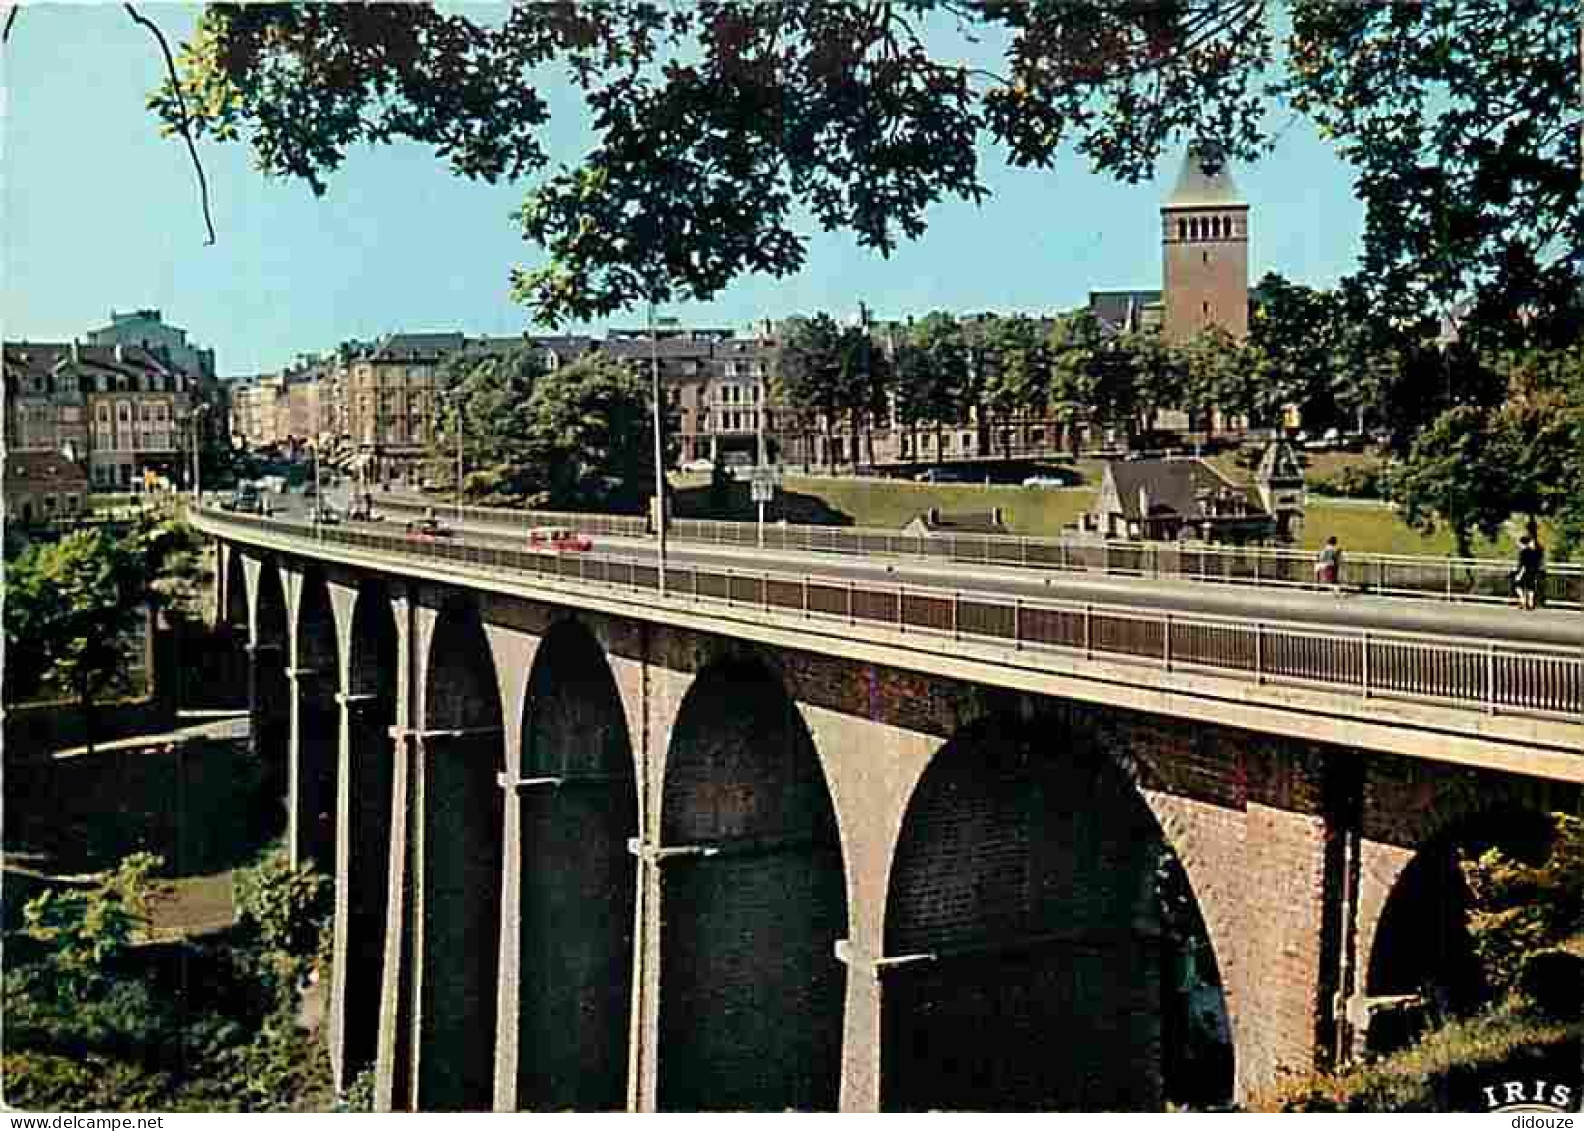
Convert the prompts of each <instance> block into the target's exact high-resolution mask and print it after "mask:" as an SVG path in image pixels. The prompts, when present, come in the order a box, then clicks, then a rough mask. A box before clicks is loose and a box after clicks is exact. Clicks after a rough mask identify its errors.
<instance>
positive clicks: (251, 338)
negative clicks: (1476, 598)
mask: <svg viewBox="0 0 1584 1131" xmlns="http://www.w3.org/2000/svg"><path fill="white" fill-rule="evenodd" d="M452 7H454V8H460V7H461V5H452ZM141 10H142V11H143V12H144V13H145V14H146V15H148V16H149V17H150V18H152V19H154V20H155V21H156V22H157V23H158V24H160V26H161V27H162V28H163V29H164V30H165V33H166V35H167V37H168V38H170V39H171V41H172V44H173V46H174V45H175V43H176V42H177V40H179V39H184V38H185V37H186V35H187V33H188V31H189V30H190V29H191V27H192V25H193V22H194V20H195V18H196V15H197V12H198V8H197V7H196V6H187V5H159V4H147V5H143V6H142V9H141ZM476 10H479V11H484V10H485V9H482V8H481V9H476ZM163 67H164V65H163V62H162V61H161V59H160V56H159V53H158V49H157V47H156V46H155V44H154V42H153V40H152V39H151V38H150V37H149V36H148V34H147V33H146V32H145V31H144V30H143V29H141V28H139V27H137V26H135V25H134V24H132V22H131V21H130V20H129V19H128V17H127V16H126V14H125V13H124V12H123V10H122V9H121V8H120V7H119V6H118V5H115V6H111V5H103V4H95V5H29V6H28V7H26V8H25V9H24V10H23V11H22V12H21V13H20V15H19V16H18V19H17V22H16V25H15V28H14V30H13V32H12V37H11V42H10V43H9V44H8V46H7V48H6V51H5V58H4V70H3V77H4V98H5V102H4V130H3V142H0V144H3V150H0V169H3V179H4V187H3V197H0V200H3V213H0V215H3V217H4V248H3V258H0V272H3V276H4V287H5V298H4V307H3V332H4V335H5V336H6V337H7V338H11V339H15V338H22V337H26V338H31V339H35V340H40V339H43V340H58V339H69V338H71V337H72V336H74V335H82V334H84V333H85V332H86V331H87V330H88V329H90V328H92V327H95V326H99V325H102V324H104V323H105V322H106V321H107V320H108V316H109V312H110V310H111V309H112V308H114V309H117V310H129V309H133V308H137V307H143V306H155V307H159V308H160V309H161V310H162V311H163V312H164V314H165V318H166V321H168V322H171V323H173V324H175V325H178V326H181V327H183V328H185V329H186V330H188V332H189V335H190V338H191V339H192V340H195V341H196V342H197V343H198V344H200V345H206V346H210V347H213V348H214V349H215V350H216V354H217V362H218V365H219V369H220V372H221V374H222V375H226V376H231V375H240V374H246V373H255V372H263V371H268V370H271V369H278V368H279V367H280V366H282V365H283V364H285V363H287V362H288V361H290V360H291V358H292V357H293V356H294V355H295V354H297V353H299V352H304V351H316V350H321V349H326V348H329V347H331V346H333V345H335V344H336V343H337V342H339V341H341V340H343V339H346V338H351V337H360V338H361V337H373V336H375V335H378V334H380V333H384V332H387V331H391V330H450V329H461V330H464V331H466V332H469V333H488V334H513V333H518V332H521V331H523V330H525V329H528V328H529V327H528V323H527V317H526V314H525V312H524V311H523V310H522V309H521V308H519V307H517V306H515V305H514V304H513V303H511V301H510V300H509V299H508V298H507V277H508V272H509V270H510V268H511V267H512V266H513V265H514V264H533V263H535V262H537V261H538V260H539V258H540V253H539V250H538V249H537V248H536V247H534V246H533V245H531V244H528V243H525V242H524V241H523V240H522V238H521V235H520V233H519V232H518V230H517V229H516V226H515V225H514V223H513V222H512V220H511V218H510V217H511V213H512V212H513V210H514V209H515V208H516V207H518V206H519V205H520V203H521V200H522V197H523V195H524V193H525V191H526V189H527V188H528V187H529V186H528V184H526V183H523V184H517V185H496V186H491V185H485V184H477V183H473V182H468V181H463V180H459V179H457V178H454V177H452V176H451V175H450V174H449V173H448V172H447V170H446V168H445V166H444V165H443V164H442V163H440V162H439V161H437V160H435V158H434V157H433V155H432V153H431V152H430V151H429V150H427V149H425V148H423V147H420V146H413V145H403V146H397V147H387V148H383V149H371V148H365V149H360V150H357V151H354V152H352V153H351V154H349V155H348V159H347V161H346V163H345V164H344V165H343V167H342V169H341V170H340V171H339V172H338V173H337V174H336V175H335V176H334V177H333V179H332V180H331V181H330V190H329V192H328V194H327V195H326V196H324V197H321V198H316V197H314V195H313V194H312V192H311V191H310V190H309V189H308V187H307V186H306V185H304V184H301V183H298V182H291V181H267V180H265V179H264V178H263V177H262V176H261V175H260V174H259V173H258V172H257V171H256V170H255V169H254V168H253V165H252V159H251V155H250V152H249V150H248V149H247V148H246V147H245V146H240V145H226V146H222V145H216V144H204V145H201V146H200V152H201V154H202V157H203V162H204V167H205V170H206V172H207V174H208V178H209V184H210V194H211V199H212V201H213V210H214V218H215V227H216V230H217V232H218V235H219V242H218V243H217V245H216V246H213V247H206V246H204V231H203V223H202V218H201V215H200V212H199V208H198V197H197V189H196V186H195V183H194V180H193V176H192V172H191V167H190V165H189V162H188V158H187V153H186V150H185V147H184V146H183V145H182V144H181V142H180V140H179V139H171V138H161V137H160V136H159V134H158V131H157V129H156V126H155V122H154V119H153V116H152V115H151V114H149V112H148V111H147V110H145V109H144V99H145V96H146V95H147V93H148V92H149V91H150V90H151V89H153V88H154V87H155V86H156V85H157V83H158V82H159V80H160V78H161V77H162V76H163ZM552 100H553V104H557V105H575V104H574V103H572V102H570V101H569V100H568V99H566V98H565V97H562V98H554V96H553V94H552ZM1272 122H1273V124H1274V125H1277V126H1282V125H1283V124H1284V123H1287V125H1286V128H1285V129H1284V130H1283V131H1282V133H1281V136H1280V141H1279V143H1278V147H1277V150H1276V153H1275V154H1274V156H1272V157H1270V158H1268V159H1266V160H1265V161H1263V162H1261V163H1260V164H1259V165H1257V166H1254V167H1248V166H1244V167H1240V168H1238V169H1236V171H1235V175H1236V177H1237V180H1238V183H1239V185H1240V187H1241V188H1242V190H1243V194H1244V196H1245V198H1246V199H1247V200H1248V202H1249V204H1250V215H1251V220H1250V226H1251V230H1252V233H1253V234H1252V241H1251V262H1250V269H1251V275H1252V277H1253V278H1256V279H1257V278H1258V277H1259V276H1261V275H1263V274H1264V273H1265V272H1266V271H1268V270H1274V271H1280V272H1281V273H1283V274H1284V275H1287V276H1288V277H1289V278H1292V279H1297V280H1301V281H1304V282H1308V283H1311V284H1313V285H1317V286H1325V285H1330V284H1331V283H1333V282H1335V281H1336V280H1337V279H1338V278H1339V277H1340V276H1342V275H1343V274H1345V273H1347V272H1348V271H1349V270H1350V269H1351V268H1352V266H1353V263H1354V259H1355V256H1356V254H1357V248H1358V242H1359V233H1360V230H1361V226H1362V210H1361V207H1360V205H1359V204H1358V203H1357V201H1356V200H1355V199H1354V197H1353V193H1352V189H1351V176H1350V173H1349V170H1348V169H1347V168H1346V166H1344V165H1343V164H1342V163H1341V162H1340V160H1338V159H1337V157H1336V156H1335V155H1334V153H1333V152H1332V151H1331V150H1330V149H1329V148H1328V147H1327V146H1326V145H1325V144H1324V143H1322V142H1321V141H1320V140H1319V139H1318V138H1317V137H1316V135H1315V133H1314V131H1313V129H1312V128H1311V127H1310V126H1309V124H1308V123H1307V122H1306V121H1304V120H1301V119H1300V120H1297V121H1290V119H1289V118H1288V117H1287V116H1286V115H1285V114H1284V113H1282V112H1280V111H1276V112H1273V115H1272ZM552 130H553V132H552V133H550V134H549V135H547V137H548V140H547V149H548V150H549V151H550V152H551V155H552V159H553V160H554V161H574V160H576V158H577V157H578V155H579V153H580V150H581V146H582V145H583V143H584V142H586V139H587V134H586V133H585V132H584V130H583V127H582V125H581V123H579V122H577V121H573V120H567V121H558V122H557V123H555V124H554V125H553V127H552ZM1179 161H1180V158H1179V157H1178V156H1177V155H1172V156H1170V157H1169V158H1168V159H1166V160H1164V161H1163V162H1162V168H1161V170H1160V175H1159V177H1158V178H1157V180H1156V181H1155V182H1154V183H1150V184H1143V185H1137V186H1129V185H1119V184H1117V183H1115V182H1113V181H1111V180H1109V179H1107V178H1104V177H1099V176H1096V175H1094V174H1092V173H1090V172H1089V171H1088V170H1087V168H1086V166H1085V164H1084V163H1083V162H1082V161H1081V160H1079V159H1077V158H1071V157H1069V158H1064V159H1062V160H1060V161H1058V162H1057V164H1056V165H1055V166H1054V167H1053V168H1051V169H1046V170H1014V169H1010V168H1008V167H1007V166H1005V165H1004V164H1003V163H1002V162H1001V161H1000V159H999V156H998V155H997V154H996V153H994V152H992V151H989V150H987V151H986V152H985V153H984V154H983V161H982V176H983V179H984V180H985V182H986V184H987V185H988V186H989V187H990V189H991V191H992V196H991V197H990V198H989V199H988V200H987V201H986V202H985V203H984V204H983V205H980V206H974V205H970V204H965V203H959V202H948V203H943V204H939V205H937V206H936V207H935V208H933V209H932V210H931V211H930V214H929V221H930V230H929V232H928V233H927V234H926V235H925V236H924V238H922V239H920V240H918V241H916V242H914V243H911V244H907V245H904V246H903V247H902V248H901V249H900V250H899V251H898V252H897V253H895V254H894V255H893V256H892V257H891V258H890V259H882V258H880V257H879V256H878V255H875V254H873V253H871V252H868V251H865V250H863V249H860V248H858V247H857V246H856V245H855V244H854V242H853V240H852V238H851V237H850V236H848V235H845V234H841V233H835V234H825V233H816V234H815V235H814V236H813V238H812V239H811V241H810V244H809V254H808V263H807V266H806V267H805V268H804V270H803V271H802V272H800V273H799V274H798V275H796V276H793V277H789V278H786V279H766V278H748V279H744V280H742V281H740V282H738V283H736V284H734V285H733V286H731V287H730V288H729V289H728V290H726V291H725V292H724V293H723V294H722V295H720V296H719V297H718V298H717V299H716V300H715V301H714V302H712V303H709V304H704V305H686V306H680V307H678V308H675V309H673V310H670V311H668V313H670V314H674V315H677V316H679V317H680V318H681V319H682V320H683V321H684V322H685V323H692V324H709V325H727V326H735V327H739V328H741V327H744V326H747V325H749V324H750V323H752V322H753V321H755V320H757V319H759V318H764V317H772V318H779V317H784V316H786V315H789V314H793V313H798V312H805V313H806V312H811V311H814V310H820V309H823V310H828V311H831V312H832V313H835V314H838V315H846V314H850V313H851V312H852V311H854V310H855V309H856V308H857V304H858V303H859V301H860V300H862V301H865V302H867V303H868V304H869V306H870V307H871V308H872V309H873V310H874V311H875V312H876V313H877V314H879V315H881V316H882V317H890V316H901V315H904V314H909V313H915V314H922V313H924V312H926V311H928V310H932V309H937V308H945V309H949V310H957V311H977V310H1000V311H1013V310H1023V311H1035V312H1046V311H1052V310H1059V309H1065V308H1069V307H1072V306H1075V305H1079V304H1081V303H1082V302H1083V301H1084V300H1085V299H1086V297H1087V294H1088V292H1089V290H1090V289H1092V288H1114V287H1156V286H1159V280H1160V249H1159V244H1158V234H1157V233H1158V213H1157V208H1158V206H1159V203H1160V198H1161V196H1162V195H1163V194H1164V193H1165V191H1166V190H1167V189H1168V188H1169V187H1170V181H1171V179H1172V178H1173V176H1174V175H1175V171H1176V168H1177V165H1178V163H1179ZM640 318H641V313H639V314H637V315H634V316H633V317H631V318H627V319H623V318H621V317H620V316H618V317H616V318H613V319H611V320H610V321H611V323H618V322H625V323H631V324H637V323H638V321H639V319H640ZM604 325H605V323H600V324H598V325H596V326H590V327H576V329H583V330H592V331H594V332H601V331H602V330H603V327H604Z"/></svg>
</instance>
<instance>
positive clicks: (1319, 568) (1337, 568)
mask: <svg viewBox="0 0 1584 1131" xmlns="http://www.w3.org/2000/svg"><path fill="white" fill-rule="evenodd" d="M1314 571H1315V581H1316V582H1317V583H1318V584H1320V585H1329V586H1331V592H1333V593H1335V594H1336V595H1337V596H1338V597H1340V596H1342V547H1341V546H1340V545H1338V544H1337V536H1336V535H1335V534H1333V535H1331V537H1329V538H1327V539H1326V540H1325V545H1324V546H1321V547H1320V552H1319V553H1318V554H1316V555H1315V567H1314Z"/></svg>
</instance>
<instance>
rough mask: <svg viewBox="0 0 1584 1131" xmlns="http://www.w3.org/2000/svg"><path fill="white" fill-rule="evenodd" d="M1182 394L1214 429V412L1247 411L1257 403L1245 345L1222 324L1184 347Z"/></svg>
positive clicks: (1208, 428)
mask: <svg viewBox="0 0 1584 1131" xmlns="http://www.w3.org/2000/svg"><path fill="white" fill-rule="evenodd" d="M1182 359H1183V398H1184V403H1185V404H1186V405H1187V406H1191V407H1192V408H1193V409H1195V410H1196V411H1197V412H1198V414H1199V415H1200V417H1201V418H1202V419H1203V421H1204V430H1205V432H1206V433H1207V434H1210V433H1213V432H1214V431H1215V416H1216V411H1217V410H1219V411H1220V412H1221V413H1222V414H1223V415H1226V414H1241V415H1247V414H1248V413H1249V412H1251V411H1252V410H1253V409H1254V407H1255V399H1256V392H1255V387H1254V379H1253V377H1252V375H1251V374H1250V371H1249V364H1248V361H1247V357H1246V354H1245V353H1244V349H1243V346H1242V345H1241V343H1239V342H1238V341H1237V340H1236V339H1235V338H1233V337H1232V335H1231V334H1229V333H1227V332H1226V330H1224V329H1223V328H1222V327H1220V326H1209V327H1206V328H1205V329H1203V330H1201V331H1200V332H1199V333H1198V334H1196V335H1194V337H1193V338H1192V339H1191V340H1190V341H1189V342H1188V343H1187V344H1186V345H1184V346H1183V347H1182Z"/></svg>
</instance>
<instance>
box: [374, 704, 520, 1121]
mask: <svg viewBox="0 0 1584 1131" xmlns="http://www.w3.org/2000/svg"><path fill="white" fill-rule="evenodd" d="M399 739H400V740H402V741H404V742H405V743H406V744H407V745H408V746H409V749H410V751H411V754H410V756H409V759H408V768H409V774H410V775H411V779H412V780H411V785H412V794H411V796H412V803H413V811H412V812H411V813H410V814H409V815H408V829H409V833H410V835H411V839H410V840H409V842H408V850H409V861H408V866H409V868H410V869H411V876H410V880H409V885H410V886H409V888H408V891H409V893H410V900H411V904H412V907H411V911H410V912H409V913H408V916H407V923H408V929H409V932H410V933H409V939H408V942H409V945H410V947H411V956H410V958H409V959H408V960H407V962H406V963H405V968H406V969H405V971H404V972H405V973H406V980H407V981H408V982H409V983H410V985H411V1003H412V1004H411V1007H410V1019H411V1021H410V1023H411V1037H410V1048H411V1058H412V1064H411V1081H412V1085H411V1086H412V1092H411V1097H410V1099H411V1107H412V1110H414V1111H488V1110H489V1109H490V1107H491V1106H492V1101H493V1097H494V1071H495V1027H496V1026H495V1021H496V1018H495V1009H496V994H497V968H498V962H499V953H500V952H499V947H500V906H501V897H500V887H501V828H502V815H501V804H500V792H499V790H498V788H497V787H496V783H495V766H496V765H497V764H498V755H497V753H496V751H497V749H498V745H499V742H500V730H499V728H494V727H491V728H479V729H473V730H443V731H420V732H417V733H416V734H409V735H403V736H399Z"/></svg>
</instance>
